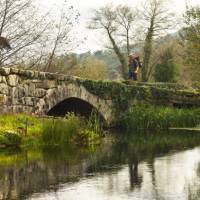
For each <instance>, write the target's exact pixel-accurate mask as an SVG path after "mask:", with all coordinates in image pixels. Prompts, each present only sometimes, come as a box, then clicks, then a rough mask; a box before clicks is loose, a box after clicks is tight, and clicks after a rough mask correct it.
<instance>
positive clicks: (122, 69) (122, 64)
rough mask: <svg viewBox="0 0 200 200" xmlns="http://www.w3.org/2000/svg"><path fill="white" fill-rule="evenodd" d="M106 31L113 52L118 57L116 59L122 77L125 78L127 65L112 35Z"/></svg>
mask: <svg viewBox="0 0 200 200" xmlns="http://www.w3.org/2000/svg"><path fill="white" fill-rule="evenodd" d="M107 33H108V36H109V39H110V41H111V43H112V46H113V49H114V51H115V54H116V55H117V57H118V59H119V61H120V64H121V71H122V75H123V78H124V79H127V71H128V67H127V62H126V59H125V58H124V55H123V54H122V53H121V51H120V49H119V47H118V46H117V44H116V42H115V40H114V39H113V37H112V35H111V33H110V31H109V30H107Z"/></svg>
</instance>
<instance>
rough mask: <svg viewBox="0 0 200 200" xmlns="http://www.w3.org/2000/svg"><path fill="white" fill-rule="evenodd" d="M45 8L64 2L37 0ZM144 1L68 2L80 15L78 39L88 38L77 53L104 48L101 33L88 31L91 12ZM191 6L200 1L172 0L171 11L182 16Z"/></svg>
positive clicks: (82, 0) (96, 0)
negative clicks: (186, 7)
mask: <svg viewBox="0 0 200 200" xmlns="http://www.w3.org/2000/svg"><path fill="white" fill-rule="evenodd" d="M36 1H38V4H40V5H41V6H42V7H44V8H48V7H51V6H53V5H54V4H62V2H63V1H64V0H36ZM141 1H142V0H68V1H67V2H69V5H73V6H74V8H75V9H77V10H78V12H79V13H80V15H81V16H80V22H79V25H78V27H77V30H76V31H77V32H78V38H80V39H81V38H83V37H85V36H86V37H87V38H88V39H87V42H86V44H85V45H84V44H83V45H82V46H81V47H80V48H79V49H76V50H75V51H76V52H85V51H89V50H91V51H95V50H98V49H102V48H103V41H102V40H103V38H102V37H101V33H100V32H99V31H92V30H88V29H86V28H85V27H86V23H87V21H88V19H89V17H90V16H91V10H92V9H94V8H98V7H101V6H104V5H106V4H108V3H113V4H114V5H117V4H127V5H129V6H132V7H134V6H139V5H140V4H141ZM186 1H187V2H188V3H189V4H190V5H200V0H170V6H171V9H172V10H174V11H175V12H176V13H177V15H179V16H181V14H182V13H183V12H184V9H185V2H186Z"/></svg>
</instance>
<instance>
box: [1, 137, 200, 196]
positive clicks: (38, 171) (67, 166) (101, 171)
mask: <svg viewBox="0 0 200 200" xmlns="http://www.w3.org/2000/svg"><path fill="white" fill-rule="evenodd" d="M199 144H200V136H198V135H195V136H194V135H192V134H190V133H188V134H187V133H185V134H183V133H181V135H180V134H175V133H173V134H168V135H167V136H166V134H164V135H163V134H160V135H155V134H147V135H145V134H142V135H141V134H139V135H134V136H130V135H127V136H125V135H123V136H122V135H119V136H117V137H116V139H115V140H114V141H113V139H106V140H105V142H104V143H103V144H102V146H99V147H97V148H94V147H93V148H90V149H69V148H64V149H57V148H56V149H48V150H47V149H44V150H41V151H36V150H34V151H25V152H22V153H19V154H15V155H12V154H11V155H4V154H0V199H3V200H6V199H8V200H10V199H20V200H21V199H34V200H36V199H37V200H51V199H52V200H53V199H60V200H65V199H70V200H77V199H79V200H88V199H94V200H107V199H112V200H121V199H127V200H129V199H136V200H137V199H144V200H153V199H159V200H162V199H163V200H179V199H180V200H198V199H199V197H200V148H198V147H196V148H195V146H197V145H199Z"/></svg>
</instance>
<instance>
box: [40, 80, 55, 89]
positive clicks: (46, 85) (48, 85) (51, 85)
mask: <svg viewBox="0 0 200 200" xmlns="http://www.w3.org/2000/svg"><path fill="white" fill-rule="evenodd" d="M37 87H39V88H43V89H52V88H56V87H57V84H56V81H55V80H44V81H43V82H42V83H40V84H37Z"/></svg>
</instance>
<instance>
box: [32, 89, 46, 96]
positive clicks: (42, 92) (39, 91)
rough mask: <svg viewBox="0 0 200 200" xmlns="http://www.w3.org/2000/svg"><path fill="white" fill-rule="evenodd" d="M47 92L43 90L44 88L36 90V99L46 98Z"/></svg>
mask: <svg viewBox="0 0 200 200" xmlns="http://www.w3.org/2000/svg"><path fill="white" fill-rule="evenodd" d="M46 93H47V92H46V90H45V89H42V88H37V89H36V90H35V95H34V96H35V97H38V98H41V97H44V96H45V95H46Z"/></svg>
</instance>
